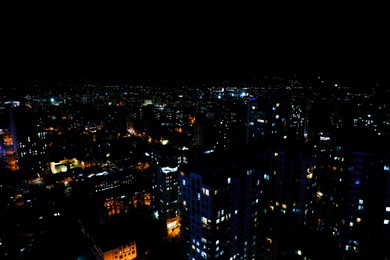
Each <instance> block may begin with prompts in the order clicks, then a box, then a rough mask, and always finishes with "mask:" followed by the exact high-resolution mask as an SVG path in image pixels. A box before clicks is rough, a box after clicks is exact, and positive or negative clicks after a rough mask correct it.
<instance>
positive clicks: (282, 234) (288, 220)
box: [259, 145, 311, 259]
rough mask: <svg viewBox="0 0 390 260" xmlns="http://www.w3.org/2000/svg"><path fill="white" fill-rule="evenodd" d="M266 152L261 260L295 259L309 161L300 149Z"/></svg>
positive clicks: (262, 189)
mask: <svg viewBox="0 0 390 260" xmlns="http://www.w3.org/2000/svg"><path fill="white" fill-rule="evenodd" d="M291 147H292V146H290V149H284V148H282V147H280V148H279V149H276V148H273V149H267V150H266V151H264V153H262V158H261V160H260V161H261V163H262V165H261V169H262V176H261V209H262V210H261V215H260V218H261V221H260V237H261V242H260V244H259V248H260V255H261V257H262V258H263V259H279V258H282V257H293V256H297V252H298V251H297V250H300V249H301V248H300V245H299V244H297V243H296V241H298V239H297V237H298V231H299V229H300V227H301V224H302V222H303V214H304V208H305V202H306V199H307V188H308V186H309V181H308V180H309V178H310V177H311V176H310V173H309V169H308V166H309V165H310V160H308V156H307V154H306V153H305V151H304V149H302V147H300V146H298V145H296V146H295V147H294V148H293V149H292V148H291Z"/></svg>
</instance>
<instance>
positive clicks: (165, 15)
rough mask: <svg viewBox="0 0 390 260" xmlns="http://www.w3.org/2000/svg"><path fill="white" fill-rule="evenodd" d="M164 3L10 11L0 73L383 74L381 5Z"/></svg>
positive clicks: (110, 75) (62, 76)
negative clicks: (138, 6) (214, 5)
mask: <svg viewBox="0 0 390 260" xmlns="http://www.w3.org/2000/svg"><path fill="white" fill-rule="evenodd" d="M167 9H169V11H165V10H159V9H158V8H156V9H154V10H153V11H152V10H148V9H145V8H144V9H142V10H138V9H136V8H131V7H127V8H124V9H122V10H121V8H118V9H110V8H108V9H105V7H100V9H99V10H94V9H90V8H80V9H61V8H57V9H54V11H53V10H51V11H50V9H49V11H47V12H45V11H40V12H38V13H34V12H29V11H28V10H26V11H25V12H23V13H18V12H16V14H17V16H12V14H11V15H9V17H7V18H9V19H7V18H6V19H5V23H4V25H5V26H4V31H3V35H2V36H3V37H2V47H1V54H2V55H1V65H2V66H1V68H2V69H1V76H2V77H3V78H4V77H8V78H20V79H23V78H27V79H29V78H33V79H35V78H38V79H39V78H41V79H58V80H64V79H77V78H82V79H83V78H88V79H104V78H119V77H125V78H126V77H139V78H181V77H182V78H188V77H189V78H199V77H203V78H243V77H251V76H262V75H268V74H277V75H290V74H295V73H300V74H305V75H306V74H307V75H314V74H321V75H322V74H326V75H329V76H330V77H333V78H335V79H353V80H355V79H357V80H365V81H366V80H367V81H372V80H374V81H387V75H386V74H387V72H388V71H389V62H388V60H389V49H388V47H387V46H389V44H388V43H389V40H388V39H387V35H386V32H387V31H388V30H387V29H388V28H386V21H385V20H386V19H385V16H383V15H382V14H381V13H380V10H381V7H376V8H375V9H367V7H363V6H362V7H361V8H359V9H357V10H355V9H353V8H349V7H348V8H341V7H337V8H334V9H332V8H323V7H321V8H320V7H317V8H314V7H313V8H310V7H308V9H307V10H306V9H305V10H303V9H300V8H299V7H297V8H296V9H297V10H295V9H291V10H290V9H289V8H288V7H287V8H283V9H280V10H279V8H276V7H274V8H272V9H268V7H261V6H260V7H256V8H255V7H247V8H244V9H240V8H239V9H235V8H232V10H222V9H219V8H208V7H207V8H206V7H205V8H202V7H196V8H195V7H193V8H182V9H180V7H176V9H170V8H167ZM298 9H299V10H298Z"/></svg>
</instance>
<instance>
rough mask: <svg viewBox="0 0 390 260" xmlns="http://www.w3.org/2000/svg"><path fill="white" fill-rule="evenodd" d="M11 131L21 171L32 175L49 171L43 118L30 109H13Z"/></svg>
mask: <svg viewBox="0 0 390 260" xmlns="http://www.w3.org/2000/svg"><path fill="white" fill-rule="evenodd" d="M10 114H11V116H10V117H11V125H10V130H11V134H12V138H13V145H14V151H15V152H16V154H17V156H18V162H19V169H20V170H21V171H22V172H26V173H30V174H42V173H46V172H47V171H48V170H49V162H48V157H47V152H46V151H47V144H46V141H45V140H46V134H47V133H46V132H45V131H44V125H43V120H42V118H41V117H40V116H39V115H38V114H37V113H34V112H33V111H31V109H29V108H28V107H15V108H11V110H10Z"/></svg>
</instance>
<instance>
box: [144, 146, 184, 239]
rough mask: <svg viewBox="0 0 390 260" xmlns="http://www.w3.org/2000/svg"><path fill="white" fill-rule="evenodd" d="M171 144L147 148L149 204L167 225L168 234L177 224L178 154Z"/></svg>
mask: <svg viewBox="0 0 390 260" xmlns="http://www.w3.org/2000/svg"><path fill="white" fill-rule="evenodd" d="M177 152H178V151H176V150H175V149H174V148H173V147H172V146H171V145H169V144H167V145H158V146H156V147H151V148H150V149H149V156H150V166H151V174H152V176H151V180H152V189H151V206H152V210H153V211H154V213H155V215H156V216H157V217H158V219H159V220H161V221H162V222H163V223H166V225H167V233H168V234H169V233H170V232H172V231H173V230H174V229H175V228H177V227H178V226H179V210H178V205H179V204H178V203H179V202H178V201H179V182H178V175H179V173H178V167H179V156H178V153H177Z"/></svg>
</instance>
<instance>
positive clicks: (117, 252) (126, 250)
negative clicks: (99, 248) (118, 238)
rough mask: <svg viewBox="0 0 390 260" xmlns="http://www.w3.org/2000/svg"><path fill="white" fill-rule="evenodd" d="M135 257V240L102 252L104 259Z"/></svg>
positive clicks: (122, 259)
mask: <svg viewBox="0 0 390 260" xmlns="http://www.w3.org/2000/svg"><path fill="white" fill-rule="evenodd" d="M136 257H137V246H136V242H135V241H134V242H132V243H129V244H126V245H123V246H120V247H117V248H115V249H112V250H108V251H106V252H104V260H131V259H135V258H136Z"/></svg>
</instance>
